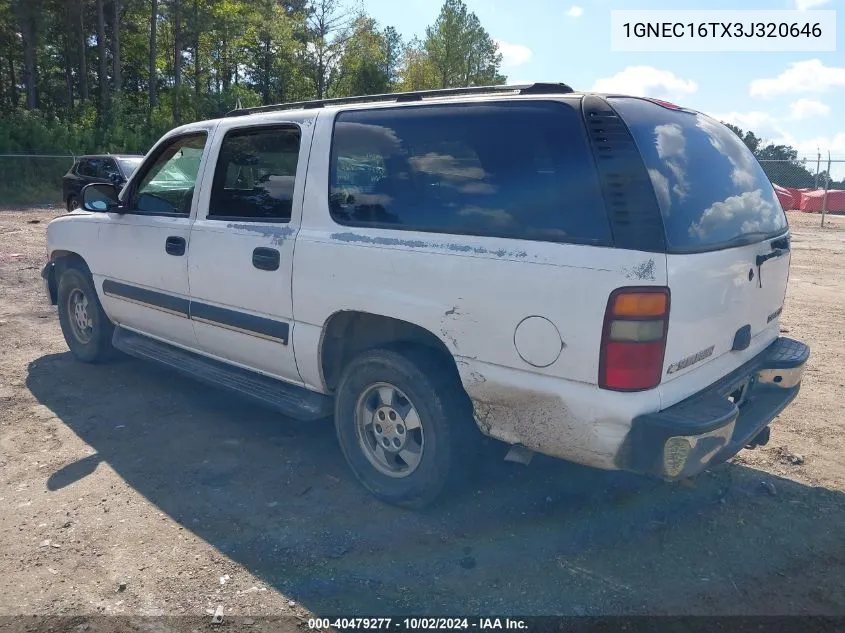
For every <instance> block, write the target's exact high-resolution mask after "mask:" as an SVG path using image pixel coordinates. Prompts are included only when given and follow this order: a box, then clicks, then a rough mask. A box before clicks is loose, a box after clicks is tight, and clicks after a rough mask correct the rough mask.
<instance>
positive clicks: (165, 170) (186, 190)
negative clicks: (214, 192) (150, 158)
mask: <svg viewBox="0 0 845 633" xmlns="http://www.w3.org/2000/svg"><path fill="white" fill-rule="evenodd" d="M205 141H206V135H205V134H192V135H189V136H182V137H179V138H177V139H175V140H174V141H171V143H170V144H169V145H167V146H165V148H164V149H163V150H160V151H159V153H158V156H157V157H156V159H155V161H154V162H153V164H152V166H151V167H149V169H148V170H147V172H146V173H145V174H144V175H143V176H142V177H141V180H140V182H139V184H138V189H137V190H136V192H135V196H134V205H133V206H134V210H136V211H139V212H141V213H164V214H178V215H185V216H187V215H189V214H190V213H191V202H192V200H193V198H194V185H195V184H196V181H197V174H198V173H199V168H200V161H201V159H202V152H203V149H204V148H205Z"/></svg>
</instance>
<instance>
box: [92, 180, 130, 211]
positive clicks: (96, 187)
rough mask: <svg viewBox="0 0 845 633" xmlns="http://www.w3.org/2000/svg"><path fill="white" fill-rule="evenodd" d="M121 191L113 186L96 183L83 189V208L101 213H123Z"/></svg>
mask: <svg viewBox="0 0 845 633" xmlns="http://www.w3.org/2000/svg"><path fill="white" fill-rule="evenodd" d="M119 194H120V189H119V188H118V187H117V186H115V185H112V184H107V183H102V182H96V183H93V184H90V185H85V186H84V187H83V188H82V208H83V209H85V210H86V211H96V212H100V213H123V207H121V206H120V200H119V199H118V195H119Z"/></svg>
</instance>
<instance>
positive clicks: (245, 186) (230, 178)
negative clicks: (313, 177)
mask: <svg viewBox="0 0 845 633" xmlns="http://www.w3.org/2000/svg"><path fill="white" fill-rule="evenodd" d="M298 160H299V129H298V128H294V127H285V128H253V129H249V130H234V131H231V132H229V133H227V134H226V137H225V138H224V139H223V145H222V146H221V148H220V157H219V158H218V160H217V168H216V169H215V171H214V185H213V186H212V190H211V202H210V204H209V208H208V217H209V218H251V219H267V220H277V221H283V222H288V221H290V215H291V208H292V206H293V186H294V180H295V177H296V163H297V161H298Z"/></svg>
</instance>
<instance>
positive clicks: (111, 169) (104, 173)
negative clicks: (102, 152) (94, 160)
mask: <svg viewBox="0 0 845 633" xmlns="http://www.w3.org/2000/svg"><path fill="white" fill-rule="evenodd" d="M97 175H98V176H99V177H100V178H103V179H105V180H111V179H113V178H121V174H120V170H119V169H118V168H117V163H116V162H114V160H113V159H111V158H104V159H103V160H102V161H101V162H100V170H99V173H98V174H97Z"/></svg>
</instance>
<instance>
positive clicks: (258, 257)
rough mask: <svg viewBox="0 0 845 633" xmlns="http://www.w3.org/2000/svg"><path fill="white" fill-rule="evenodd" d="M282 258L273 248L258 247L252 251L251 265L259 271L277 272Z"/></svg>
mask: <svg viewBox="0 0 845 633" xmlns="http://www.w3.org/2000/svg"><path fill="white" fill-rule="evenodd" d="M281 261H282V256H281V254H280V253H279V251H277V250H276V249H275V248H265V247H263V246H259V247H258V248H256V249H255V250H254V251H252V265H253V266H255V267H256V268H258V269H259V270H279V264H280V263H281Z"/></svg>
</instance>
